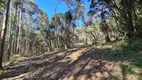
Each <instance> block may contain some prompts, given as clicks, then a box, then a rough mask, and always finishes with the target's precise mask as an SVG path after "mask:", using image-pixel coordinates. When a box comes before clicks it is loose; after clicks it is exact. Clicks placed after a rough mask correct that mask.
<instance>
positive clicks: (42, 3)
mask: <svg viewBox="0 0 142 80" xmlns="http://www.w3.org/2000/svg"><path fill="white" fill-rule="evenodd" d="M34 1H35V2H36V3H37V4H38V7H39V8H42V9H43V10H44V11H46V13H47V15H48V17H49V18H50V19H51V17H52V16H53V15H54V14H55V9H56V13H65V12H66V11H68V8H67V7H66V5H65V4H63V3H60V4H58V7H57V8H56V3H57V2H56V0H34Z"/></svg>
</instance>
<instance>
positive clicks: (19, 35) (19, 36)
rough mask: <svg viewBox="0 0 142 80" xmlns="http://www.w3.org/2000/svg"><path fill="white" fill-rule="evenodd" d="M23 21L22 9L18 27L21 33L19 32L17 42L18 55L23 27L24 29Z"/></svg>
mask: <svg viewBox="0 0 142 80" xmlns="http://www.w3.org/2000/svg"><path fill="white" fill-rule="evenodd" d="M21 19H22V11H21V9H20V11H19V25H18V27H19V31H18V32H19V33H18V41H17V51H16V53H19V50H20V40H21V27H22V25H21Z"/></svg>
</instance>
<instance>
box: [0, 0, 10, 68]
mask: <svg viewBox="0 0 142 80" xmlns="http://www.w3.org/2000/svg"><path fill="white" fill-rule="evenodd" d="M9 7H10V0H8V2H7V9H6V14H5V16H6V17H5V19H4V20H5V22H4V26H3V28H2V29H3V30H2V32H1V36H0V37H1V38H0V69H2V68H3V67H2V59H3V52H4V42H5V36H6V31H7V24H8V15H9Z"/></svg>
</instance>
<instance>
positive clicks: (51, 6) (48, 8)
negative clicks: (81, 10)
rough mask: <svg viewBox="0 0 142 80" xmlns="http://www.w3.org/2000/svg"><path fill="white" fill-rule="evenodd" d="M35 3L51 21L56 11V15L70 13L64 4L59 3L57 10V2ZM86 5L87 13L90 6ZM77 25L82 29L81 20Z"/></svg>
mask: <svg viewBox="0 0 142 80" xmlns="http://www.w3.org/2000/svg"><path fill="white" fill-rule="evenodd" d="M34 1H35V2H36V3H37V4H38V7H39V8H41V9H43V10H44V11H45V12H46V13H47V15H48V17H49V19H51V18H52V16H53V15H54V14H55V9H56V13H65V12H67V11H68V8H67V6H66V5H65V3H63V2H61V3H59V4H58V6H57V8H56V3H57V2H56V0H34ZM85 5H86V8H85V11H86V12H88V11H89V6H90V4H89V3H88V2H86V3H85ZM77 25H78V27H82V23H81V20H79V21H77Z"/></svg>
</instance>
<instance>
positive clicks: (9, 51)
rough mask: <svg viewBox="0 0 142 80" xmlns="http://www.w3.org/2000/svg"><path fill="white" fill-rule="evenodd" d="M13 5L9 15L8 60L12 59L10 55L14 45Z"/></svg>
mask: <svg viewBox="0 0 142 80" xmlns="http://www.w3.org/2000/svg"><path fill="white" fill-rule="evenodd" d="M11 7H12V6H11V5H10V9H9V10H10V15H9V17H10V20H9V45H8V51H7V53H8V55H7V59H8V60H10V55H11V45H12V30H13V29H12V22H11V21H12V18H11V14H12V13H11Z"/></svg>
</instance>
